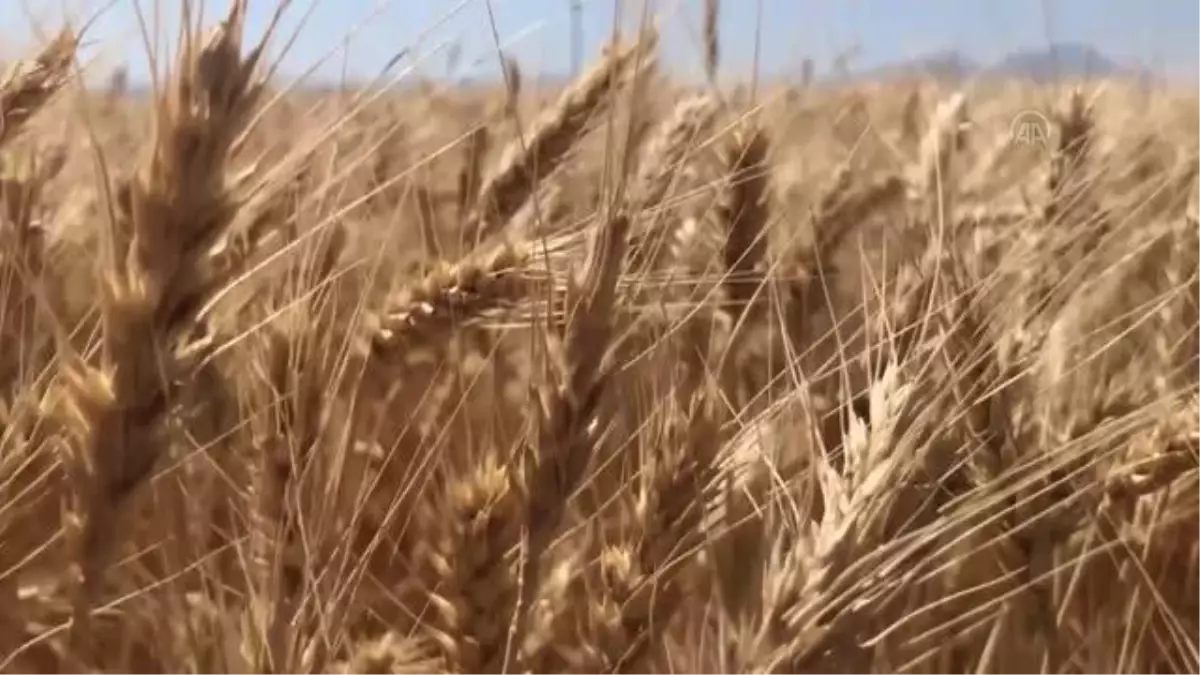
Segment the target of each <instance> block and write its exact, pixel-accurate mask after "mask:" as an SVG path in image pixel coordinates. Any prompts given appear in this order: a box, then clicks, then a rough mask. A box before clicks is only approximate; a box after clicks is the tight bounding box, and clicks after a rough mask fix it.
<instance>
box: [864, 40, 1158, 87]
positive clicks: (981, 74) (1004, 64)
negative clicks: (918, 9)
mask: <svg viewBox="0 0 1200 675" xmlns="http://www.w3.org/2000/svg"><path fill="white" fill-rule="evenodd" d="M1148 74H1149V73H1148V71H1146V70H1145V69H1143V68H1140V67H1136V66H1130V65H1124V64H1121V63H1118V62H1117V61H1115V60H1114V59H1112V58H1109V57H1108V56H1106V55H1105V54H1103V53H1101V52H1100V51H1099V50H1097V49H1096V48H1094V47H1092V46H1090V45H1085V44H1077V43H1060V44H1055V45H1051V46H1049V47H1045V48H1042V49H1028V50H1022V51H1019V52H1013V53H1011V54H1009V55H1007V56H1005V57H1004V58H1002V59H1000V60H999V61H997V62H995V63H993V64H988V65H984V64H980V63H977V62H975V61H973V60H971V59H970V58H968V57H966V56H964V55H963V54H961V53H960V52H957V51H953V50H948V51H940V52H933V53H930V54H926V55H924V56H919V57H917V58H914V59H908V60H906V61H901V62H898V63H892V64H888V65H885V66H881V67H878V68H873V69H871V70H869V71H867V72H859V73H856V74H854V75H853V78H854V79H901V78H907V77H928V78H934V79H939V80H950V81H954V80H959V79H964V78H968V77H972V78H988V77H1002V78H1019V79H1027V80H1033V81H1037V82H1049V81H1053V80H1056V79H1076V78H1085V77H1086V78H1114V77H1117V78H1120V77H1135V78H1136V77H1145V76H1147V75H1148Z"/></svg>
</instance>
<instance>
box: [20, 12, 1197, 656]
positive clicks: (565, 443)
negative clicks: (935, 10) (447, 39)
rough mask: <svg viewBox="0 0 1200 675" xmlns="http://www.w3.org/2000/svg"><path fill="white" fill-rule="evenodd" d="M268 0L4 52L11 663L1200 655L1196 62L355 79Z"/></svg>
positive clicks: (636, 42) (621, 51) (619, 48)
mask: <svg viewBox="0 0 1200 675" xmlns="http://www.w3.org/2000/svg"><path fill="white" fill-rule="evenodd" d="M707 4H708V6H709V10H710V11H711V12H714V13H715V3H713V2H709V3H707ZM245 10H246V8H245V4H244V2H243V1H242V0H238V1H236V2H234V3H233V5H232V9H231V10H230V11H229V13H228V14H227V16H226V17H225V18H224V20H223V21H219V22H210V23H209V24H208V25H205V26H197V27H196V28H195V30H193V31H192V32H190V33H188V34H187V35H184V36H183V37H181V38H180V40H179V43H178V45H177V46H178V50H177V51H178V55H177V58H176V59H175V61H174V63H173V64H172V65H170V66H169V69H168V70H169V72H167V73H165V77H164V78H163V79H162V80H161V81H160V82H159V84H158V86H157V87H156V88H155V90H154V91H153V92H152V93H151V94H150V95H147V96H138V95H134V94H131V93H128V92H122V91H121V90H120V88H119V87H117V88H112V89H111V90H103V91H101V90H98V89H97V88H96V87H91V88H89V87H88V86H85V83H84V81H83V79H82V78H81V77H80V75H79V73H80V70H79V59H78V58H77V53H76V52H77V47H78V45H79V42H80V40H81V39H85V34H76V33H73V32H70V31H64V32H63V33H61V34H60V35H59V36H58V37H57V38H56V39H54V40H53V41H52V42H48V43H45V44H44V45H43V47H42V49H41V51H40V52H37V53H32V54H29V55H28V58H27V59H25V60H22V61H19V62H15V63H12V64H9V67H8V68H7V71H6V72H7V74H6V75H3V76H0V280H2V285H0V298H2V302H0V331H2V332H3V338H4V342H3V350H2V351H0V378H2V379H0V387H2V390H0V429H2V430H3V433H2V435H0V462H2V463H3V469H2V471H0V532H2V534H0V596H2V598H0V671H3V672H244V673H267V672H359V673H401V672H464V673H501V672H588V673H596V672H677V671H680V672H764V673H765V672H771V673H775V672H912V671H915V672H1055V673H1057V672H1147V673H1157V672H1197V669H1200V617H1198V612H1200V576H1198V575H1200V548H1198V536H1197V529H1198V527H1200V524H1198V519H1200V482H1198V479H1200V476H1198V472H1200V467H1198V460H1197V452H1198V450H1197V446H1198V443H1200V426H1198V423H1200V398H1198V393H1197V386H1198V379H1197V377H1198V370H1197V368H1198V362H1200V338H1198V333H1197V330H1198V321H1200V314H1198V312H1200V286H1198V285H1197V284H1198V265H1200V241H1198V236H1200V229H1198V227H1200V226H1198V224H1197V175H1198V171H1200V145H1198V144H1200V141H1198V129H1197V119H1198V116H1200V103H1198V101H1197V96H1196V93H1195V91H1187V90H1183V89H1178V88H1166V87H1154V88H1147V87H1144V86H1135V85H1134V84H1131V83H1127V82H1121V81H1109V82H1081V83H1076V84H1070V85H1067V84H1062V83H1058V84H1056V85H1055V86H1043V85H1035V84H1032V83H1023V82H1007V81H989V82H979V83H976V84H972V85H970V86H963V87H960V88H955V87H951V86H949V85H947V84H945V83H940V82H937V81H933V80H929V81H924V80H917V79H914V80H912V81H891V82H886V83H885V82H864V83H857V84H846V85H844V86H825V85H820V84H817V83H813V82H809V81H806V82H804V83H803V84H802V85H798V86H789V87H782V86H771V85H768V84H765V83H764V84H763V85H762V86H761V87H759V88H756V87H747V86H740V87H733V88H728V89H727V88H718V87H714V86H694V85H685V84H683V83H680V82H677V81H674V80H672V78H671V77H670V76H669V75H668V74H667V73H666V71H665V69H663V68H662V67H661V66H660V64H659V63H658V58H657V57H658V44H657V42H656V35H655V32H654V29H653V27H652V26H647V27H646V28H645V30H643V31H642V33H641V34H630V35H626V36H624V39H623V40H621V41H614V42H613V43H612V44H611V45H610V46H609V47H608V48H606V49H605V50H604V51H603V53H600V54H596V55H594V57H593V60H592V63H591V66H590V67H589V69H587V70H586V72H584V73H583V74H582V75H581V76H580V77H579V78H578V79H576V80H575V81H574V82H572V83H570V84H569V85H568V86H566V87H565V88H563V89H562V90H561V91H555V92H544V91H541V92H531V91H529V90H528V89H529V87H528V83H526V86H525V87H522V81H521V77H520V75H521V73H520V69H519V68H518V67H517V66H516V65H515V64H510V65H509V66H508V68H507V69H506V71H505V74H506V77H505V85H506V86H504V87H496V88H494V89H488V90H472V91H466V90H463V91H456V90H454V89H446V88H440V89H439V88H437V87H432V86H430V87H425V88H423V89H418V90H414V91H410V92H394V91H385V90H382V89H380V90H369V89H368V90H363V91H345V92H326V93H313V92H302V91H298V90H291V89H288V88H286V87H279V86H277V84H275V83H274V82H273V81H271V80H268V79H266V77H265V73H266V71H267V70H268V67H269V66H270V64H269V63H268V62H267V61H268V59H267V57H266V56H265V55H264V54H265V52H264V51H263V49H262V44H263V43H262V42H261V39H262V37H263V36H261V35H251V34H248V32H247V31H246V30H245V28H244V23H245ZM714 23H715V22H714ZM85 33H86V31H85ZM706 45H707V49H706V54H707V59H708V62H707V67H708V68H709V71H710V74H711V73H712V72H715V71H716V70H717V68H718V67H719V64H718V63H717V55H718V53H719V49H718V36H717V35H716V32H715V28H714V27H713V25H707V30H706ZM1031 110H1034V111H1042V112H1043V113H1044V115H1045V117H1044V119H1045V120H1046V122H1047V126H1046V127H1045V128H1043V129H1040V131H1044V132H1045V134H1044V137H1041V136H1039V137H1038V138H1037V139H1035V140H1036V141H1044V142H1031V143H1020V142H1017V141H1018V140H1019V139H1017V138H1015V137H1014V134H1013V127H1012V121H1013V119H1014V116H1015V115H1017V114H1018V113H1019V112H1021V111H1031ZM1039 114H1041V113H1039Z"/></svg>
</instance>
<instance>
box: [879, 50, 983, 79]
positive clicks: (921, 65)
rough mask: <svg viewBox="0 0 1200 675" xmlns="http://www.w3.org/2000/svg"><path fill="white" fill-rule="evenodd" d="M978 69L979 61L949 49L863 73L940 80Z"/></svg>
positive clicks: (968, 73)
mask: <svg viewBox="0 0 1200 675" xmlns="http://www.w3.org/2000/svg"><path fill="white" fill-rule="evenodd" d="M978 70H979V64H978V63H975V62H974V61H972V60H971V59H969V58H967V57H966V56H963V55H962V54H961V53H959V52H956V51H952V50H947V51H941V52H933V53H931V54H925V55H924V56H919V57H917V58H915V59H909V60H907V61H901V62H899V63H893V64H889V65H886V66H882V67H879V68H875V69H872V70H871V71H869V72H867V73H864V74H862V75H865V76H866V77H867V78H870V79H875V78H884V79H892V78H897V79H899V78H906V77H931V78H934V79H938V80H957V79H961V78H965V77H969V76H971V75H973V74H974V73H975V72H977V71H978ZM862 75H860V76H862Z"/></svg>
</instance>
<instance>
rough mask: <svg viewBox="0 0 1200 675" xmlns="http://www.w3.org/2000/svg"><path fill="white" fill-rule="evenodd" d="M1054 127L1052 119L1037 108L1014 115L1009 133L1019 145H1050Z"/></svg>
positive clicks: (1036, 146) (1039, 146)
mask: <svg viewBox="0 0 1200 675" xmlns="http://www.w3.org/2000/svg"><path fill="white" fill-rule="evenodd" d="M1052 131H1053V127H1051V125H1050V120H1049V119H1048V118H1047V117H1046V116H1045V115H1043V114H1041V113H1040V112H1038V111H1036V110H1023V111H1021V112H1020V113H1017V115H1016V117H1013V121H1012V125H1011V127H1010V129H1009V133H1010V135H1011V137H1012V142H1013V143H1016V144H1017V145H1024V146H1031V147H1035V148H1048V147H1050V134H1051V132H1052Z"/></svg>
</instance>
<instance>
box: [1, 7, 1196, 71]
mask: <svg viewBox="0 0 1200 675" xmlns="http://www.w3.org/2000/svg"><path fill="white" fill-rule="evenodd" d="M195 1H196V3H197V4H201V2H200V0H195ZM573 1H578V2H580V4H582V16H583V21H582V23H583V31H582V41H581V50H582V52H583V54H584V56H585V58H588V57H590V56H591V55H594V54H595V53H596V52H597V50H598V49H599V47H600V46H601V45H602V44H603V43H604V42H605V41H606V40H607V39H608V38H609V36H610V35H611V31H612V27H613V25H614V21H616V22H617V23H618V25H624V26H625V27H626V28H627V29H628V28H631V27H633V26H635V25H636V17H637V16H639V15H640V13H641V7H642V6H643V5H644V4H645V3H649V4H650V7H651V8H652V10H653V11H656V12H658V13H659V14H660V15H661V16H662V17H663V18H662V26H663V36H664V38H663V50H664V60H665V62H666V64H667V65H668V66H670V67H671V68H673V69H675V70H676V71H678V72H682V73H684V74H696V73H698V72H699V71H700V64H701V56H700V55H701V50H700V46H699V45H700V42H699V39H698V35H699V33H700V23H701V15H702V6H703V0H293V5H292V7H291V9H290V10H289V11H288V13H287V20H285V22H284V26H285V30H284V31H283V32H282V34H281V36H280V38H279V39H278V40H276V43H277V45H281V44H282V43H283V42H284V41H285V40H284V38H285V37H286V38H290V37H291V33H292V32H293V31H294V29H295V28H296V27H297V26H298V25H299V24H300V22H301V20H302V19H304V16H305V15H306V14H307V15H308V16H307V19H306V21H307V23H306V24H305V25H304V26H303V28H302V29H301V30H300V32H299V33H298V37H296V40H295V43H294V45H293V46H292V47H291V49H290V51H289V52H288V53H287V54H286V55H285V56H283V58H282V60H281V64H282V70H283V71H284V72H286V73H289V74H300V73H302V72H305V71H306V70H307V69H309V68H310V67H316V71H315V73H314V75H313V77H314V78H317V79H320V80H323V81H338V80H340V79H341V78H342V76H343V73H348V74H349V75H350V76H351V77H353V78H355V79H359V80H361V79H364V78H370V77H373V76H375V75H377V74H378V73H379V72H380V69H381V68H382V67H383V65H384V64H386V63H388V62H389V60H391V59H393V57H395V56H396V55H397V54H400V53H402V52H403V53H405V54H407V56H405V57H404V59H402V60H401V61H399V66H398V67H397V69H396V70H395V71H393V72H403V71H405V70H408V71H409V72H412V71H413V70H416V71H417V72H420V73H421V74H422V75H424V76H426V77H436V76H441V75H444V74H445V73H446V72H447V63H448V61H449V59H448V54H449V52H450V47H451V45H455V44H457V45H458V49H459V52H460V58H459V60H458V62H459V64H460V65H459V68H458V71H457V76H458V77H470V78H489V77H494V76H495V75H496V74H497V73H498V72H499V70H498V66H497V64H498V57H497V41H496V38H495V36H498V38H499V44H500V46H501V47H502V48H503V49H504V51H505V53H507V54H511V55H512V56H514V57H516V58H517V59H518V60H519V61H520V63H521V66H522V70H523V72H524V73H525V74H526V75H527V76H535V75H539V74H541V75H547V76H556V75H563V74H567V73H569V72H570V69H571V57H570V55H571V30H570V26H571V23H570V5H571V4H572V2H573ZM275 2H276V0H250V7H251V9H250V12H251V19H252V20H251V30H252V32H253V31H256V30H261V28H262V26H263V25H265V23H266V21H267V20H268V17H270V16H271V14H272V13H273V11H274V8H275ZM203 4H204V6H205V11H206V13H207V14H208V15H210V16H215V15H216V14H218V12H220V11H223V9H224V7H226V4H225V0H208V1H207V2H205V3H203ZM179 6H180V1H179V0H0V44H7V45H10V46H11V45H13V44H18V45H19V44H21V42H22V40H24V41H25V43H26V44H28V42H29V36H30V35H31V34H33V33H31V32H30V30H29V29H30V27H33V28H34V31H35V32H36V30H39V29H40V30H43V31H49V30H53V28H54V27H55V26H57V25H58V24H59V23H60V22H61V21H62V18H63V17H64V16H68V17H72V18H73V20H74V21H75V22H76V23H80V22H82V21H83V20H85V19H87V18H89V17H95V21H94V24H93V27H92V29H91V31H90V32H89V36H90V37H91V38H92V40H93V41H94V45H93V47H92V49H91V52H90V53H92V54H94V55H95V56H96V57H97V63H98V64H101V66H100V67H99V68H98V70H107V67H108V65H109V64H116V63H118V62H125V63H127V64H128V65H129V66H130V69H131V73H132V75H133V78H134V79H135V80H139V81H140V80H144V79H145V77H146V74H147V73H148V69H147V66H146V63H147V59H146V48H145V47H144V46H143V38H142V37H141V35H140V33H139V31H138V28H137V27H138V21H137V18H136V17H137V8H139V7H140V9H141V12H142V14H143V16H145V17H146V20H147V21H152V20H153V19H152V15H153V14H154V13H155V11H156V8H157V12H158V13H159V15H160V25H161V26H163V28H161V29H160V30H159V31H157V32H158V33H159V34H160V36H161V38H160V39H161V40H162V42H163V43H164V44H167V43H170V41H171V40H170V36H171V35H174V32H173V31H174V30H175V29H174V28H173V26H178V15H179ZM492 18H494V22H495V30H494V33H495V35H493V27H492ZM760 26H761V29H760V28H759V27H760ZM720 31H721V39H722V68H723V76H727V77H744V76H747V75H749V74H750V72H751V71H752V68H753V64H754V62H755V58H754V55H755V51H756V45H757V52H758V62H759V64H760V65H759V71H760V72H761V73H763V74H764V76H767V77H771V76H778V75H787V74H794V73H798V72H799V66H800V63H801V61H802V60H803V59H804V58H806V57H807V58H812V59H813V61H814V63H815V65H816V66H817V69H818V72H821V71H823V70H826V69H828V68H829V66H830V64H831V63H832V62H833V60H834V59H835V58H836V57H837V55H838V54H843V53H846V52H848V51H850V50H854V52H855V54H856V55H855V57H854V61H853V63H854V66H855V67H860V68H870V67H872V66H876V65H882V64H886V63H889V62H894V61H897V60H902V59H905V58H909V57H913V56H918V55H921V54H925V53H931V52H935V51H941V50H949V49H956V50H959V51H961V52H962V53H964V54H965V55H967V56H969V57H971V58H973V59H976V60H979V61H983V62H987V61H990V60H995V59H998V58H1000V57H1002V56H1003V55H1004V54H1006V53H1008V52H1011V51H1014V50H1017V49H1023V48H1028V47H1034V48H1037V47H1044V46H1046V45H1047V44H1048V43H1049V42H1051V41H1055V42H1085V43H1090V44H1092V45H1094V46H1096V47H1097V48H1099V49H1100V50H1101V51H1102V52H1104V53H1106V54H1108V55H1109V56H1111V57H1114V58H1116V59H1118V60H1136V61H1137V62H1140V63H1142V64H1144V65H1147V66H1151V67H1153V68H1154V69H1155V70H1156V71H1157V72H1160V73H1163V74H1167V75H1172V76H1181V77H1188V78H1195V77H1196V73H1197V71H1198V65H1197V64H1198V62H1200V58H1198V55H1197V54H1198V50H1200V46H1198V42H1200V37H1198V33H1200V3H1198V2H1197V0H1141V1H1138V0H1090V1H1089V0H723V2H722V16H721V22H720ZM6 56H12V54H10V53H0V57H6Z"/></svg>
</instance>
